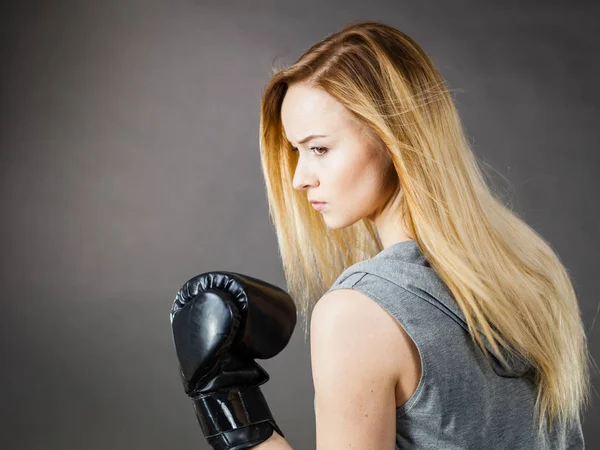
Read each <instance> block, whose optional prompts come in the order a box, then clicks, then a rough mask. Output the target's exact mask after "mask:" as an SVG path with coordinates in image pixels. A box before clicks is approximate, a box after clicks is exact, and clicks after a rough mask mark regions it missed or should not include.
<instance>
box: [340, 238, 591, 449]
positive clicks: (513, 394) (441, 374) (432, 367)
mask: <svg viewBox="0 0 600 450" xmlns="http://www.w3.org/2000/svg"><path fill="white" fill-rule="evenodd" d="M334 289H355V290H357V291H360V292H362V293H364V294H365V295H367V296H368V297H369V298H371V299H372V300H373V301H374V302H376V303H377V304H379V305H380V306H381V307H382V308H383V309H385V310H386V311H388V312H389V313H390V314H391V315H392V316H393V317H395V318H396V320H397V321H398V322H399V323H400V325H401V326H402V327H403V328H404V330H405V331H406V333H407V334H408V335H409V336H410V337H411V339H412V340H413V341H414V343H415V345H416V347H417V349H418V351H419V354H420V357H421V368H422V376H421V379H420V381H419V384H418V387H417V389H416V392H415V393H414V394H413V396H412V397H411V398H410V399H409V400H408V401H407V402H406V403H405V404H404V405H402V406H400V407H399V408H397V409H396V448H397V449H443V450H458V449H460V450H464V449H473V450H482V449H497V450H500V449H507V450H508V449H510V450H517V449H527V450H533V449H583V448H585V445H584V439H583V433H582V428H581V422H580V421H578V422H577V423H576V424H575V425H574V426H573V427H572V428H570V429H566V430H565V429H559V428H558V427H554V429H553V432H552V434H547V433H546V434H545V435H543V436H541V437H539V436H537V428H536V426H537V422H536V419H535V418H534V414H535V410H534V401H535V391H534V385H533V381H532V376H531V375H532V374H533V369H532V367H530V366H528V365H527V364H526V363H523V362H522V361H520V360H515V359H511V358H509V357H508V354H507V353H503V355H504V356H505V357H506V358H507V359H508V361H509V362H510V363H511V368H510V369H509V368H505V367H503V366H502V365H501V364H500V362H499V361H498V360H497V359H496V356H497V355H496V353H495V352H494V350H493V349H492V348H491V346H489V344H488V342H487V340H486V339H485V337H484V336H483V335H481V336H482V338H483V339H484V342H485V345H486V348H487V349H488V351H489V352H490V355H491V361H492V363H491V364H490V363H488V361H487V360H486V358H485V356H484V355H483V353H482V352H481V350H480V349H479V347H477V345H475V344H474V343H473V342H472V340H471V337H470V335H469V331H468V327H467V323H466V321H465V318H464V315H463V313H462V312H461V310H460V308H459V307H458V304H457V303H456V302H455V300H454V297H453V295H452V293H451V291H450V290H449V289H448V288H447V286H446V285H445V284H444V283H443V281H442V280H441V278H439V276H438V275H437V273H436V272H435V271H434V270H433V269H432V268H431V266H430V265H429V263H428V261H427V260H426V259H425V257H424V256H423V254H422V253H421V251H420V249H419V247H418V246H417V244H416V241H414V240H408V241H402V242H398V243H396V244H394V245H391V246H388V247H387V248H385V249H383V250H382V251H381V252H379V253H378V254H377V255H375V256H374V257H373V258H370V259H367V260H365V261H361V262H358V263H356V264H354V265H352V266H350V267H349V268H348V269H346V270H345V271H344V272H342V274H341V275H340V276H339V277H338V279H337V280H336V281H335V283H334V284H333V285H332V286H331V288H330V289H329V291H332V290H334ZM329 291H328V292H329Z"/></svg>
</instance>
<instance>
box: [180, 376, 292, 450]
mask: <svg viewBox="0 0 600 450" xmlns="http://www.w3.org/2000/svg"><path fill="white" fill-rule="evenodd" d="M192 401H193V405H194V411H195V413H196V417H197V418H198V422H199V423H200V427H201V428H202V431H203V433H204V437H205V438H206V439H207V440H208V442H209V444H210V445H211V446H212V447H213V448H214V449H215V450H234V449H235V450H242V449H246V448H251V447H253V446H256V445H258V444H260V443H262V442H264V441H266V440H267V439H269V438H270V437H271V436H272V435H273V434H274V433H273V432H274V431H276V432H277V433H278V434H279V435H281V436H283V433H282V432H281V430H280V429H279V427H278V426H277V424H276V423H275V419H274V418H273V415H272V414H271V410H270V409H269V406H268V404H267V401H266V399H265V397H264V395H263V393H262V391H261V390H260V388H259V387H258V386H241V387H232V388H229V389H222V390H219V391H214V392H203V393H200V394H199V395H196V396H193V397H192Z"/></svg>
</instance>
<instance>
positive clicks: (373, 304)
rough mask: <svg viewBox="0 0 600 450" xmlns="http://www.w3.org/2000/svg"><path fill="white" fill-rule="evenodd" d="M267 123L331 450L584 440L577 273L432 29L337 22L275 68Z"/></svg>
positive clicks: (265, 107) (290, 263) (287, 253)
mask: <svg viewBox="0 0 600 450" xmlns="http://www.w3.org/2000/svg"><path fill="white" fill-rule="evenodd" d="M260 132H261V134H260V139H261V142H260V150H261V162H262V169H263V173H264V176H265V181H266V190H267V195H268V201H269V210H270V214H271V218H272V220H273V223H274V227H275V230H276V233H277V238H278V243H279V248H280V252H281V256H282V260H283V265H284V271H285V276H286V280H287V283H288V288H289V292H290V293H291V295H292V297H293V298H294V299H296V301H297V303H298V307H299V310H300V311H301V313H302V314H303V315H304V318H305V324H306V323H307V322H308V320H306V319H307V318H308V317H309V315H310V317H311V320H310V330H311V341H310V342H311V362H312V370H313V380H314V385H315V414H316V422H317V427H316V430H317V449H318V450H323V449H328V450H329V449H337V448H340V449H341V448H356V449H386V448H390V449H391V448H394V447H395V448H436V449H437V448H440V449H441V448H443V449H450V448H460V449H464V448H477V449H482V448H494V449H500V448H507V449H508V448H510V449H516V448H527V449H533V448H553V449H554V448H583V445H584V444H583V436H582V433H581V422H580V417H581V413H582V410H583V408H584V406H586V404H587V402H589V389H590V385H589V368H588V364H589V353H588V350H587V341H586V336H585V330H584V327H583V324H582V321H581V318H580V312H579V307H578V303H577V298H576V296H575V292H574V290H573V286H572V284H571V281H570V280H569V276H568V273H567V271H566V270H565V268H564V267H563V265H562V264H561V262H560V260H559V258H558V256H557V255H556V253H555V252H554V251H553V249H552V248H551V246H550V245H549V244H548V243H547V242H546V241H545V240H544V239H543V238H542V237H541V236H540V235H538V234H537V233H536V232H535V231H534V230H533V229H532V228H530V227H529V226H528V225H527V224H526V223H525V222H524V221H523V220H522V219H520V218H519V217H518V215H517V214H516V213H515V212H514V211H511V210H510V209H508V208H507V207H506V206H505V205H503V204H502V202H501V201H500V200H499V199H498V198H497V197H496V196H495V195H494V194H493V193H492V192H491V191H490V189H489V188H488V186H487V185H486V183H485V180H484V178H483V176H482V173H481V171H480V169H479V167H478V165H477V161H476V158H475V157H474V155H473V153H472V151H471V149H470V147H469V143H468V140H467V138H466V137H465V134H464V131H463V129H462V127H461V123H460V119H459V116H458V114H457V111H456V108H455V106H454V104H453V101H452V98H451V96H450V93H449V91H448V89H447V87H446V84H445V83H444V80H443V78H442V76H441V74H440V72H439V71H438V70H437V69H436V67H435V66H434V64H433V63H432V61H431V59H430V58H429V57H428V56H427V55H426V54H425V52H424V51H423V50H422V49H421V47H420V46H419V45H418V44H417V43H416V42H415V41H413V40H412V39H411V38H410V37H409V36H407V35H406V34H404V33H403V32H401V31H399V30H397V29H395V28H393V27H391V26H387V25H384V24H382V23H377V22H356V23H352V24H350V25H348V26H346V27H345V28H343V29H342V30H340V31H338V32H337V33H334V34H332V35H330V36H328V37H327V38H326V39H324V40H322V41H321V42H318V43H317V44H315V45H313V46H312V47H311V48H310V49H309V50H308V51H306V52H305V53H304V54H303V55H302V56H301V57H300V59H299V60H298V61H297V62H296V63H295V64H293V65H292V66H291V67H289V68H286V69H282V70H277V71H275V73H274V75H273V76H272V78H271V79H270V80H269V82H268V84H267V86H266V88H265V90H264V93H263V97H262V101H261V123H260ZM311 202H324V203H321V204H319V205H314V204H311ZM340 274H341V275H340ZM307 331H308V330H307V328H305V332H307ZM257 448H258V449H261V450H263V449H276V448H277V449H283V448H289V446H288V445H287V443H286V442H285V440H284V439H283V438H281V437H280V436H279V435H277V434H276V433H275V434H274V435H273V438H272V439H270V440H269V441H266V442H264V443H263V444H261V445H259V446H258V447H257Z"/></svg>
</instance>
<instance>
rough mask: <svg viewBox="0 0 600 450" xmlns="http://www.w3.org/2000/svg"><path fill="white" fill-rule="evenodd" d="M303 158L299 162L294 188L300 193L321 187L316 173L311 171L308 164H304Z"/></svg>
mask: <svg viewBox="0 0 600 450" xmlns="http://www.w3.org/2000/svg"><path fill="white" fill-rule="evenodd" d="M301 161H302V158H300V159H299V160H298V164H297V165H296V171H295V172H294V179H293V180H292V186H293V187H294V189H296V190H298V191H304V190H306V189H307V188H309V187H311V186H312V187H315V186H318V185H319V182H318V179H317V176H316V174H315V173H314V171H311V170H310V169H309V167H308V165H307V164H302V162H301Z"/></svg>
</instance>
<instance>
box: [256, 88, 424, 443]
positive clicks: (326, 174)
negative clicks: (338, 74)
mask: <svg viewBox="0 0 600 450" xmlns="http://www.w3.org/2000/svg"><path fill="white" fill-rule="evenodd" d="M281 119H282V122H283V126H284V132H285V135H286V138H287V139H288V141H289V142H290V143H291V144H292V146H293V147H295V148H296V149H297V150H296V151H299V159H298V164H297V166H296V171H295V173H294V179H293V187H294V189H297V190H298V191H305V193H306V196H307V201H309V200H316V201H321V202H327V205H326V206H325V208H323V209H322V210H320V211H319V212H320V213H321V214H323V219H324V221H325V223H326V224H327V226H328V227H329V228H331V229H340V228H344V227H347V226H350V225H352V224H354V223H356V222H357V221H359V220H361V219H363V218H367V219H369V220H370V221H371V222H372V223H373V224H374V225H375V227H376V229H377V232H378V234H379V237H380V239H381V242H382V244H383V246H384V248H385V247H388V246H390V245H393V244H395V243H398V242H402V241H406V240H409V239H412V238H411V237H410V236H407V235H406V234H405V232H404V231H403V229H402V227H401V226H400V223H401V218H400V217H399V213H398V212H397V211H398V210H399V208H398V198H397V196H396V195H395V193H396V190H397V186H398V184H397V183H398V181H397V176H396V174H395V171H394V167H393V165H392V162H391V160H390V157H389V154H388V153H387V151H386V150H385V149H384V148H383V146H382V143H381V141H380V140H379V139H377V138H376V137H375V136H373V135H372V134H370V133H369V131H368V129H367V128H366V127H364V126H363V125H362V124H361V123H360V122H359V121H357V120H356V119H355V118H354V116H352V114H351V113H350V112H349V111H348V110H347V109H346V108H345V107H344V106H343V105H342V104H341V103H339V102H338V101H337V100H336V99H335V98H333V97H331V96H330V95H329V94H327V93H326V92H325V91H323V90H321V89H318V88H314V87H311V86H309V85H308V84H302V83H296V84H293V85H291V86H290V87H289V89H288V91H287V93H286V96H285V98H284V100H283V104H282V109H281ZM313 134H319V135H326V137H319V138H315V139H313V140H311V141H309V142H306V143H304V144H300V143H299V142H300V141H301V140H303V139H304V138H305V137H307V136H309V135H313ZM328 295H329V298H328V299H327V302H325V303H323V301H322V300H323V299H324V298H323V299H322V300H319V304H320V307H319V308H315V311H316V310H317V309H320V311H321V312H320V313H319V315H320V317H321V318H322V317H327V316H336V315H337V316H339V315H340V313H341V312H343V311H344V310H345V311H352V313H351V314H350V315H347V316H344V317H342V319H340V321H339V322H338V323H341V328H339V329H335V330H334V332H333V334H334V335H337V336H339V337H338V339H328V338H327V336H328V335H327V330H328V329H329V328H330V325H331V321H329V320H326V321H323V320H322V319H321V320H318V319H316V318H314V316H315V314H316V312H313V320H312V322H311V336H313V337H312V338H311V343H312V339H315V340H317V339H326V341H329V342H339V341H343V343H344V345H343V346H344V347H350V348H352V349H353V350H352V351H353V352H354V353H355V354H356V355H357V356H360V355H370V356H371V358H362V357H360V358H356V360H357V361H358V362H357V363H356V364H357V365H361V364H362V363H363V362H364V361H368V362H369V363H368V364H367V366H372V367H374V368H377V371H375V373H374V374H370V373H369V372H368V371H364V370H357V369H356V368H355V367H349V366H348V365H347V364H348V361H351V360H352V359H351V358H345V357H340V358H341V359H337V358H335V357H331V355H338V354H341V353H343V351H342V350H341V349H338V348H336V347H335V344H333V346H328V347H325V348H324V349H323V350H322V351H318V350H321V349H322V348H323V347H322V346H317V345H311V360H312V361H313V370H314V368H315V367H318V368H319V369H318V370H317V372H319V373H323V374H327V373H330V372H332V371H334V368H335V366H337V365H340V364H341V365H342V367H344V368H345V369H346V368H348V369H349V371H350V373H355V374H360V375H359V377H360V378H357V379H356V380H355V381H356V383H357V384H358V385H370V384H371V383H372V382H373V380H377V383H376V385H374V386H373V387H372V388H371V390H370V392H371V394H369V395H368V396H369V397H370V398H371V400H374V401H375V402H376V403H378V402H379V403H381V405H382V404H383V403H385V407H383V406H381V405H379V406H375V407H373V408H372V409H369V410H368V414H365V417H369V414H370V417H371V418H370V421H369V422H368V424H369V425H368V426H367V422H366V421H363V420H362V419H361V425H357V426H356V427H354V430H353V431H354V434H352V437H351V438H350V439H352V440H353V443H354V444H355V445H358V446H359V448H365V449H366V448H372V446H373V445H376V448H388V447H389V448H393V447H394V443H395V434H394V431H395V427H394V424H395V422H394V421H395V414H394V408H395V407H396V406H399V405H402V404H404V402H405V401H406V400H408V398H409V397H410V396H411V395H412V393H413V392H415V390H416V386H417V383H418V380H419V377H420V365H419V364H420V363H419V355H418V352H417V349H416V347H415V345H414V343H412V341H411V340H410V337H409V336H408V335H407V334H406V333H405V332H404V330H403V329H402V327H400V326H399V324H398V323H397V321H396V320H395V319H394V318H393V317H392V316H391V315H389V314H388V313H387V312H385V311H384V310H383V309H382V308H380V307H379V306H377V305H375V304H374V303H373V302H372V301H371V300H370V299H368V298H366V297H365V296H364V295H363V294H362V293H360V292H356V291H352V290H337V291H334V292H331V293H329V294H328ZM336 297H337V298H336ZM350 302H351V303H350ZM341 303H344V304H346V305H351V307H350V308H346V309H340V307H339V305H340V304H341ZM318 306H319V305H318ZM352 318H354V319H356V321H355V322H353V325H352V327H348V326H347V323H348V322H347V320H352ZM316 323H321V324H322V325H315V324H316ZM373 329H377V330H378V333H377V334H376V338H374V341H373V342H372V341H369V340H365V339H363V338H360V339H358V340H354V341H353V340H352V336H353V335H355V334H356V332H355V331H356V330H360V331H358V334H359V335H360V336H367V335H374V334H373V333H372V330H373ZM323 330H325V332H324V331H323ZM346 332H348V334H347V335H346ZM314 336H319V337H314ZM348 342H350V344H348ZM390 354H395V355H398V358H397V359H396V358H393V359H390V358H389V355H390ZM342 360H343V361H342ZM396 361H397V362H396ZM371 363H372V364H371ZM344 364H346V365H344ZM317 378H318V377H315V381H316V382H318V379H317ZM401 380H402V381H401ZM316 386H317V385H316ZM342 386H343V383H342ZM319 388H320V389H322V388H323V387H322V386H320V387H319ZM344 389H345V387H342V391H343V390H344ZM352 389H355V388H354V387H353V388H352ZM352 389H350V391H352ZM375 389H377V391H374V390H375ZM316 390H317V389H316ZM355 392H356V391H355ZM336 395H337V394H336ZM317 400H318V396H317ZM362 400H365V398H363V397H361V398H360V399H359V401H362ZM344 405H346V404H344ZM327 408H328V409H327V415H326V418H325V419H323V418H322V419H321V421H324V422H323V423H321V424H320V425H321V428H323V429H325V430H328V429H330V428H329V427H332V428H334V429H336V430H340V429H344V426H345V425H346V424H348V423H349V422H343V424H342V425H340V423H337V422H336V420H338V419H337V416H341V415H342V414H337V411H336V410H335V406H333V407H332V406H331V405H328V406H327ZM361 408H362V407H361ZM362 412H363V413H364V412H365V411H362ZM340 420H348V416H344V417H343V418H342V419H340ZM365 420H366V419H365ZM318 425H319V424H318ZM317 428H318V429H317V434H318V435H319V426H318V427H317ZM321 433H322V434H321V435H320V438H321V439H322V440H323V442H322V444H321V446H320V448H332V446H331V445H335V444H333V442H332V441H335V442H336V444H337V437H339V436H340V435H339V434H337V435H335V434H333V435H331V436H330V435H329V433H327V432H323V431H321ZM344 434H347V433H345V432H344ZM375 443H377V444H375ZM255 448H256V449H257V450H293V449H292V447H291V446H290V444H289V443H288V442H287V441H286V440H285V439H284V438H283V437H282V436H280V435H279V434H277V433H276V432H274V433H273V435H272V437H271V438H270V439H268V440H267V441H265V442H263V443H261V444H259V445H258V446H256V447H255ZM373 448H375V447H373Z"/></svg>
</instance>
